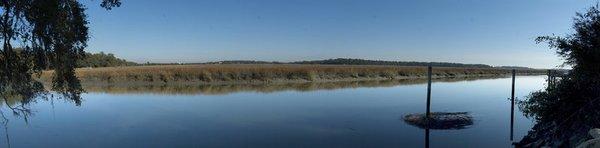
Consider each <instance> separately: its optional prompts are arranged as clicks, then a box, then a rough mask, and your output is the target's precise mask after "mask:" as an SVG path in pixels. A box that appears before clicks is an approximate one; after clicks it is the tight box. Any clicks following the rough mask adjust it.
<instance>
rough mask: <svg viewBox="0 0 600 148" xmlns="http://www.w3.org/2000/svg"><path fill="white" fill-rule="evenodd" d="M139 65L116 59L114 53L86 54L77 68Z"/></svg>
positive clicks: (78, 62)
mask: <svg viewBox="0 0 600 148" xmlns="http://www.w3.org/2000/svg"><path fill="white" fill-rule="evenodd" d="M136 65H138V64H137V63H134V62H129V61H126V60H124V59H120V58H117V57H115V55H114V54H112V53H108V54H106V53H104V52H100V53H85V57H84V58H83V59H80V60H78V61H77V67H94V68H96V67H116V66H136Z"/></svg>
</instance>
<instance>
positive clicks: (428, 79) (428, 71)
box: [425, 66, 432, 120]
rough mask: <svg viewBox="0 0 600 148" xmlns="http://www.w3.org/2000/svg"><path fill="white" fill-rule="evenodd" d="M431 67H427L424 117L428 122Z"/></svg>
mask: <svg viewBox="0 0 600 148" xmlns="http://www.w3.org/2000/svg"><path fill="white" fill-rule="evenodd" d="M431 69H432V68H431V66H428V67H427V111H426V112H425V117H427V120H429V114H430V113H431V109H430V108H431Z"/></svg>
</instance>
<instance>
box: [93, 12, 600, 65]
mask: <svg viewBox="0 0 600 148" xmlns="http://www.w3.org/2000/svg"><path fill="white" fill-rule="evenodd" d="M85 3H86V4H87V7H88V10H87V12H88V17H89V20H90V33H91V38H90V41H89V47H88V49H87V50H88V51H91V52H100V51H104V52H110V53H114V54H116V55H117V56H118V57H121V58H125V59H128V60H132V61H136V62H147V61H150V62H206V61H219V60H266V61H296V60H317V59H327V58H338V57H345V58H363V59H376V60H399V61H435V62H460V63H483V64H490V65H517V66H529V67H536V68H552V67H555V66H557V65H560V64H561V60H560V58H558V57H557V56H556V55H555V54H554V51H553V50H550V49H548V48H547V46H546V45H544V44H539V45H538V44H535V42H534V39H535V37H537V36H540V35H551V34H557V35H565V34H567V33H571V32H572V29H571V23H572V18H573V16H574V14H575V12H581V11H584V10H585V9H586V8H587V7H589V6H591V5H593V4H595V3H596V1H591V0H525V1H524V0H485V1H484V0H435V1H434V0H189V1H184V0H173V1H163V0H123V4H122V6H121V7H120V8H116V9H113V10H111V11H106V10H104V9H102V8H100V7H99V1H97V0H93V1H85Z"/></svg>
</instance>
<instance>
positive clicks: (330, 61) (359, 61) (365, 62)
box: [292, 58, 492, 68]
mask: <svg viewBox="0 0 600 148" xmlns="http://www.w3.org/2000/svg"><path fill="white" fill-rule="evenodd" d="M292 63H293V64H325V65H394V66H429V65H431V66H435V67H473V68H492V66H490V65H485V64H462V63H447V62H405V61H382V60H365V59H349V58H337V59H327V60H315V61H300V62H292Z"/></svg>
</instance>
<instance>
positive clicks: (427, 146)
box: [425, 127, 429, 148]
mask: <svg viewBox="0 0 600 148" xmlns="http://www.w3.org/2000/svg"><path fill="white" fill-rule="evenodd" d="M425 148H429V127H427V128H425Z"/></svg>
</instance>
